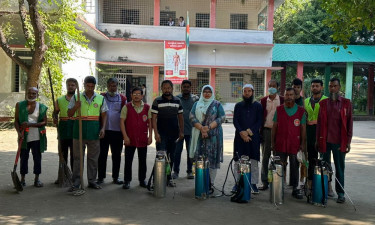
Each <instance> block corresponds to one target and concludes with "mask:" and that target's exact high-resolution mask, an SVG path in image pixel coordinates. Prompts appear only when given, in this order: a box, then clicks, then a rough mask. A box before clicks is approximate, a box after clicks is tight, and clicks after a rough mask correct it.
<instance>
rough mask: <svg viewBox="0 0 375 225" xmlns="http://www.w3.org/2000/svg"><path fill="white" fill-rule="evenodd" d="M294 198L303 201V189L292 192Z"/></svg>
mask: <svg viewBox="0 0 375 225" xmlns="http://www.w3.org/2000/svg"><path fill="white" fill-rule="evenodd" d="M292 196H293V197H294V198H296V199H303V195H302V193H301V189H295V190H293V192H292Z"/></svg>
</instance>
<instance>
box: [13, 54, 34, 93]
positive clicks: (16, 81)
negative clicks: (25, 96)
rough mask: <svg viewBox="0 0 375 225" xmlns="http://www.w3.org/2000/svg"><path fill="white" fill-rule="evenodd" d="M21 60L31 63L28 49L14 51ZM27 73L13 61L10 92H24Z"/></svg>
mask: <svg viewBox="0 0 375 225" xmlns="http://www.w3.org/2000/svg"><path fill="white" fill-rule="evenodd" d="M15 53H16V55H17V56H18V57H20V59H22V61H24V62H25V63H26V64H27V65H31V61H32V59H31V54H32V53H31V52H30V51H16V52H15ZM26 83H27V73H26V72H25V71H23V69H22V68H21V67H20V66H19V65H18V64H16V63H13V81H12V92H24V91H25V90H26Z"/></svg>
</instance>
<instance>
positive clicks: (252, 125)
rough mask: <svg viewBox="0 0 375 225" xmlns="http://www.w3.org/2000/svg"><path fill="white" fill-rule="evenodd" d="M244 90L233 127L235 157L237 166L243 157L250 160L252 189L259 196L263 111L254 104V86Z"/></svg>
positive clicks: (246, 87)
mask: <svg viewBox="0 0 375 225" xmlns="http://www.w3.org/2000/svg"><path fill="white" fill-rule="evenodd" d="M242 90H243V91H242V98H243V101H241V102H239V103H237V104H236V106H235V107H234V115H233V125H234V127H235V128H236V133H235V136H234V152H233V157H234V160H235V162H236V163H237V164H238V160H239V157H241V156H243V155H246V156H248V157H249V158H250V163H251V189H252V192H253V193H255V194H257V193H259V191H258V188H257V186H256V184H257V183H258V180H259V172H258V171H259V169H258V161H259V160H260V128H261V126H262V124H263V110H262V105H261V104H260V103H259V102H254V87H253V85H251V84H246V85H245V86H244V87H243V89H242ZM238 178H239V177H238Z"/></svg>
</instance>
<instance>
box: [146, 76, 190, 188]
mask: <svg viewBox="0 0 375 225" xmlns="http://www.w3.org/2000/svg"><path fill="white" fill-rule="evenodd" d="M161 91H162V93H163V95H162V96H160V97H157V98H155V100H154V102H153V103H152V108H151V113H152V127H153V128H154V132H155V141H156V149H157V150H158V151H166V152H167V157H168V158H169V162H170V168H173V162H174V158H175V155H174V152H175V149H176V142H178V141H180V140H182V139H183V138H184V117H183V112H184V110H183V107H182V104H181V100H180V99H179V98H177V97H175V96H173V95H172V93H173V83H172V81H170V80H164V81H163V82H161ZM167 185H168V186H169V187H175V186H176V184H175V183H174V182H173V180H172V176H171V175H170V174H168V176H167Z"/></svg>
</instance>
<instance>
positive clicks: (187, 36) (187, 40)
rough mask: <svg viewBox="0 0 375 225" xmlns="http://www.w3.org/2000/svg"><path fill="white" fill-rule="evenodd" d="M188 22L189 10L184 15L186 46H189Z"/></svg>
mask: <svg viewBox="0 0 375 225" xmlns="http://www.w3.org/2000/svg"><path fill="white" fill-rule="evenodd" d="M189 36H190V24H189V11H187V17H186V47H187V48H189Z"/></svg>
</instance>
